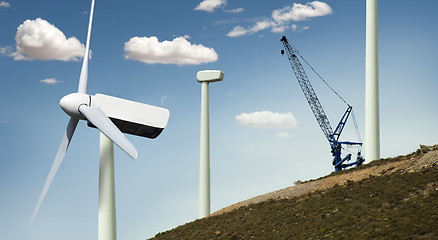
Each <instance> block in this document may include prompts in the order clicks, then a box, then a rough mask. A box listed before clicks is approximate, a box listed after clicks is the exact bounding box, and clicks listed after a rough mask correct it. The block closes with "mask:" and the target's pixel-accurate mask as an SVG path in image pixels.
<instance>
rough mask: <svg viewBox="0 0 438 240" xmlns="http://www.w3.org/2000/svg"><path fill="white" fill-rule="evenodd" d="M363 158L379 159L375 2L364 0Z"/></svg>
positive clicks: (373, 0) (375, 0)
mask: <svg viewBox="0 0 438 240" xmlns="http://www.w3.org/2000/svg"><path fill="white" fill-rule="evenodd" d="M365 44H366V50H365V158H366V159H367V160H369V161H373V160H377V159H379V158H380V126H379V69H378V47H377V0H366V43H365Z"/></svg>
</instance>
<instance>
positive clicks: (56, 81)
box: [40, 78, 62, 85]
mask: <svg viewBox="0 0 438 240" xmlns="http://www.w3.org/2000/svg"><path fill="white" fill-rule="evenodd" d="M40 82H42V83H44V84H48V85H53V84H58V83H62V81H58V80H56V78H46V79H43V80H40Z"/></svg>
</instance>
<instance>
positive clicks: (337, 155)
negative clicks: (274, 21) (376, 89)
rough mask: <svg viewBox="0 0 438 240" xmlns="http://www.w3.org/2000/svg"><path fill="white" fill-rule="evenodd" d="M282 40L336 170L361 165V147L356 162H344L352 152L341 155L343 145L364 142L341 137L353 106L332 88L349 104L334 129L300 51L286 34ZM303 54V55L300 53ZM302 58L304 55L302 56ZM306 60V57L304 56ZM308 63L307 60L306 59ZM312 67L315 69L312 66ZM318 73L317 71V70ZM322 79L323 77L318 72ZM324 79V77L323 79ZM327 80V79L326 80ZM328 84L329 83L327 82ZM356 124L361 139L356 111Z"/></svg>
mask: <svg viewBox="0 0 438 240" xmlns="http://www.w3.org/2000/svg"><path fill="white" fill-rule="evenodd" d="M281 42H282V43H283V45H284V50H281V54H284V53H285V51H286V53H287V57H288V58H289V62H290V65H291V67H292V70H293V72H294V73H295V76H296V78H297V80H298V83H299V84H300V87H301V90H302V91H303V93H304V96H305V97H306V100H307V102H308V103H309V106H310V108H311V109H312V112H313V115H315V118H316V121H317V122H318V124H319V126H320V128H321V130H322V132H323V133H324V135H325V137H326V138H327V140H328V142H329V143H330V147H331V153H332V155H333V161H332V164H333V166H334V167H335V171H336V172H337V171H340V170H343V169H345V168H347V167H350V166H354V165H356V166H360V165H362V163H363V162H364V161H365V158H363V156H362V155H361V149H360V148H359V150H358V153H357V158H356V161H355V162H352V163H344V162H346V161H347V162H348V161H350V160H351V156H352V155H351V153H349V154H348V155H347V156H345V157H344V158H342V157H341V150H342V148H343V147H342V145H350V146H351V145H353V146H354V145H355V146H359V147H361V146H362V142H348V141H340V140H339V138H340V136H341V133H342V130H343V129H344V127H345V124H346V123H347V119H348V117H349V116H350V114H351V113H352V112H353V107H352V106H351V105H350V104H348V103H347V102H346V101H345V100H344V99H343V98H342V97H340V96H339V94H337V93H336V92H335V91H334V90H333V88H331V87H330V86H329V87H330V89H332V90H333V92H335V94H336V95H338V97H339V98H341V99H342V100H343V101H344V102H345V103H346V104H347V110H346V111H345V113H344V115H343V116H342V118H341V120H340V121H339V123H338V125H337V127H336V128H335V131H333V129H332V126H331V125H330V122H329V120H328V117H327V115H326V114H325V112H324V109H323V108H322V105H321V103H320V102H319V99H318V97H317V96H316V93H315V90H313V87H312V85H311V84H310V81H309V78H308V77H307V74H306V72H305V71H304V68H303V66H302V65H301V62H300V60H299V59H298V56H297V55H300V54H299V52H298V51H297V50H296V49H294V48H292V45H291V44H289V42H288V40H287V39H286V37H285V36H283V37H282V38H281ZM300 56H301V55H300ZM301 58H302V57H301ZM302 59H303V60H304V58H302ZM304 61H305V62H306V63H307V61H306V60H304ZM309 66H310V65H309ZM311 69H312V70H313V71H315V70H314V69H313V68H312V67H311ZM315 73H316V71H315ZM316 74H317V75H318V76H319V77H320V78H321V79H322V77H321V76H320V75H319V74H318V73H316ZM322 80H323V81H324V79H322ZM324 82H325V81H324ZM325 83H326V84H327V82H325ZM327 85H328V84H327ZM352 116H353V120H354V124H355V127H356V131H357V134H358V138H359V139H360V135H359V131H358V127H357V123H356V120H355V119H356V118H355V117H354V113H353V114H352Z"/></svg>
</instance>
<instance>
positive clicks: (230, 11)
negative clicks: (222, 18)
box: [224, 8, 245, 13]
mask: <svg viewBox="0 0 438 240" xmlns="http://www.w3.org/2000/svg"><path fill="white" fill-rule="evenodd" d="M224 11H225V12H228V13H240V12H243V11H245V9H244V8H234V9H230V10H224Z"/></svg>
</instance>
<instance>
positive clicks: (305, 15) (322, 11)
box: [272, 1, 333, 23]
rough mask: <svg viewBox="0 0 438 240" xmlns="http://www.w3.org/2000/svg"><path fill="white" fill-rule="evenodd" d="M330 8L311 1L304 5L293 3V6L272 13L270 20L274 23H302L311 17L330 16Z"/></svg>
mask: <svg viewBox="0 0 438 240" xmlns="http://www.w3.org/2000/svg"><path fill="white" fill-rule="evenodd" d="M332 13H333V11H332V8H331V7H330V6H329V5H328V4H327V3H324V2H319V1H313V2H309V3H307V4H306V5H303V4H300V3H294V4H293V6H292V7H291V6H287V7H285V8H283V9H277V10H274V11H273V12H272V18H273V19H274V20H275V21H276V22H279V23H281V22H289V21H291V20H293V21H303V20H306V19H309V18H313V17H320V16H325V15H329V14H332Z"/></svg>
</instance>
